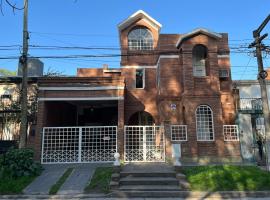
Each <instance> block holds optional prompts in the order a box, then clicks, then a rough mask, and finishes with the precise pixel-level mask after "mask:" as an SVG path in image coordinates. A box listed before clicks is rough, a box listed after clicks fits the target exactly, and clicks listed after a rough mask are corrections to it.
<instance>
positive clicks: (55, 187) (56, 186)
mask: <svg viewBox="0 0 270 200" xmlns="http://www.w3.org/2000/svg"><path fill="white" fill-rule="evenodd" d="M72 171H73V168H68V169H67V170H66V171H65V173H64V174H63V175H62V176H61V178H60V179H59V180H58V181H57V182H56V183H55V184H54V185H53V186H52V187H51V189H50V192H49V194H56V193H57V192H58V190H59V189H60V187H61V186H62V185H63V184H64V182H65V181H66V180H67V178H68V177H69V175H70V174H71V172H72Z"/></svg>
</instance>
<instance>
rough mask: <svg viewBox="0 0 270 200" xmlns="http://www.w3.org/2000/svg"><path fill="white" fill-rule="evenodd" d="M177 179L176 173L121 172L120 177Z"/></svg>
mask: <svg viewBox="0 0 270 200" xmlns="http://www.w3.org/2000/svg"><path fill="white" fill-rule="evenodd" d="M127 176H128V177H176V173H175V172H153V173H149V172H120V177H121V178H122V177H127Z"/></svg>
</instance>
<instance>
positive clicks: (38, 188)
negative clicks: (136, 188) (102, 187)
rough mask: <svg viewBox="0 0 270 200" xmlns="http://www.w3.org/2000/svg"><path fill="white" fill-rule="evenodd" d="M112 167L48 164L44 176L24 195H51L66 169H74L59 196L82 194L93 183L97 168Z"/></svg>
mask: <svg viewBox="0 0 270 200" xmlns="http://www.w3.org/2000/svg"><path fill="white" fill-rule="evenodd" d="M103 166H104V167H105V166H112V164H111V163H106V164H100V163H94V164H93V163H87V164H46V165H43V167H44V170H43V172H42V174H41V175H40V176H39V177H37V178H36V179H35V180H34V181H33V182H32V183H31V184H30V185H28V186H27V187H26V188H25V189H24V194H27V195H33V194H43V195H44V194H45V195H46V194H49V191H50V188H51V187H52V186H53V185H54V184H55V183H56V182H57V181H58V179H59V178H60V177H61V176H62V175H63V174H64V173H65V171H66V169H68V168H74V170H73V171H72V173H71V174H70V176H69V177H68V179H67V180H66V182H65V183H64V184H63V185H62V187H61V188H60V189H59V191H58V193H57V194H62V195H66V194H81V193H83V191H84V188H85V187H86V186H87V184H88V183H89V182H90V181H91V178H92V176H93V174H94V172H95V169H96V168H97V167H103Z"/></svg>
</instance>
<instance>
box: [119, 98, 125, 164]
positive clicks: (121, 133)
mask: <svg viewBox="0 0 270 200" xmlns="http://www.w3.org/2000/svg"><path fill="white" fill-rule="evenodd" d="M124 123H125V118H124V100H118V133H117V147H118V148H117V150H118V153H119V154H120V155H121V157H120V158H121V159H123V158H124Z"/></svg>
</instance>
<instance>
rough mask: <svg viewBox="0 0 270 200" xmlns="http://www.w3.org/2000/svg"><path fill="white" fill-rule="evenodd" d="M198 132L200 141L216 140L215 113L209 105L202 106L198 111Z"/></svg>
mask: <svg viewBox="0 0 270 200" xmlns="http://www.w3.org/2000/svg"><path fill="white" fill-rule="evenodd" d="M196 130H197V140H198V141H211V140H214V124H213V112H212V110H211V108H210V107H209V106H207V105H200V106H198V107H197V109H196Z"/></svg>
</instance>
